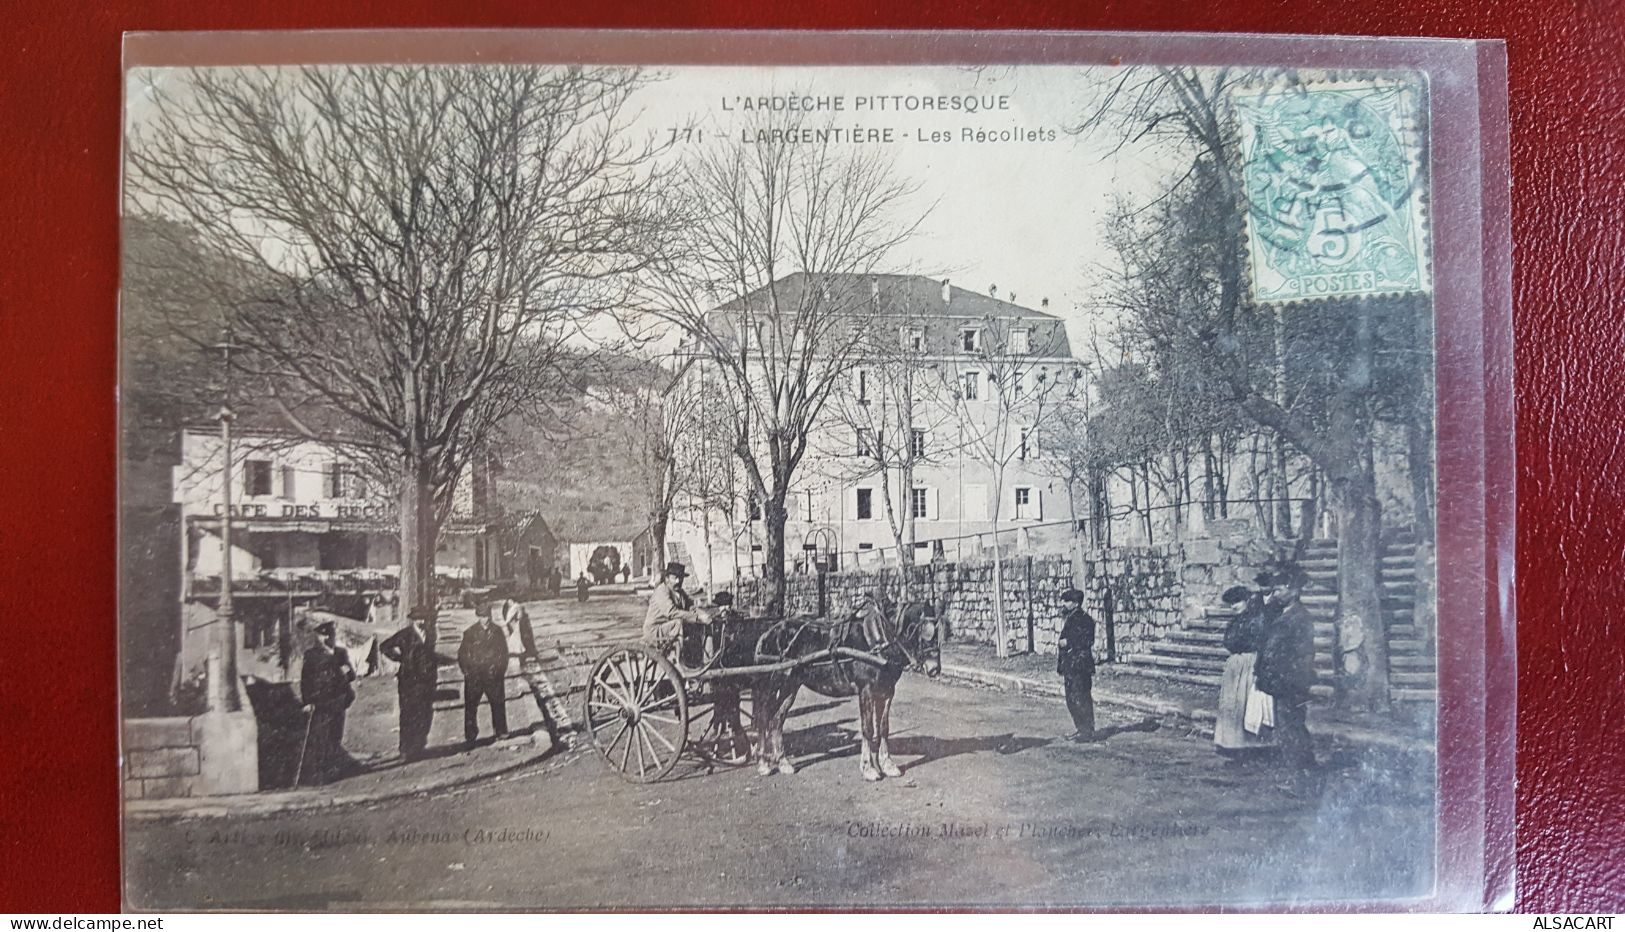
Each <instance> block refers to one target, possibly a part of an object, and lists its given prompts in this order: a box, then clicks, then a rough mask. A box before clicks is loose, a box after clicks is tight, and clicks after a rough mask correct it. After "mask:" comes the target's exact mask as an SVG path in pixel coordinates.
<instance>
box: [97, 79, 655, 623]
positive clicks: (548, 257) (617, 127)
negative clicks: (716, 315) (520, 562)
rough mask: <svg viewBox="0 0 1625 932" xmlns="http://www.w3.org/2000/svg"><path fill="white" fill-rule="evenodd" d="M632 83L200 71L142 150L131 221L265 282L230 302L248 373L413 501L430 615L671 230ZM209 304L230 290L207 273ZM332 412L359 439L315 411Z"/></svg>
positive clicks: (407, 536) (139, 129) (407, 592)
mask: <svg viewBox="0 0 1625 932" xmlns="http://www.w3.org/2000/svg"><path fill="white" fill-rule="evenodd" d="M642 83H643V78H642V77H640V75H639V74H638V73H637V72H636V71H633V70H627V69H584V68H559V69H550V68H536V67H474V66H470V67H452V68H448V67H442V66H433V67H428V66H411V67H404V66H402V67H397V66H389V67H374V66H346V67H306V68H294V69H248V70H244V69H227V70H198V71H195V72H189V73H188V74H187V76H186V78H185V80H184V82H182V81H181V79H179V78H172V79H170V82H169V83H166V84H164V85H162V86H160V87H158V88H156V89H155V93H156V98H155V103H156V108H155V111H154V112H153V113H152V115H151V117H150V119H146V120H143V121H142V122H141V124H140V125H138V126H136V127H135V128H134V129H133V131H132V133H131V136H130V143H129V147H128V168H129V174H128V185H129V194H130V202H129V203H130V205H131V207H132V208H133V209H137V210H145V211H150V212H153V213H156V214H160V215H163V216H167V217H171V218H174V219H177V220H180V221H183V222H185V223H187V224H189V225H190V226H191V227H193V228H194V229H195V230H197V231H198V234H199V235H200V236H201V237H202V238H203V239H204V240H205V241H207V242H208V243H209V244H210V246H211V247H213V248H216V249H219V250H221V251H222V252H224V253H226V254H228V255H230V256H232V257H233V258H234V259H236V260H238V261H240V262H242V263H245V264H248V265H251V266H252V267H253V268H254V270H255V272H256V274H257V275H259V276H260V277H262V278H263V280H264V283H265V285H266V287H264V288H262V289H260V290H259V291H258V293H257V294H256V296H255V298H254V299H253V300H251V301H246V302H238V303H235V304H232V305H230V306H229V311H230V316H231V322H232V325H233V327H234V330H235V339H236V340H237V341H238V342H239V343H240V344H241V347H242V350H243V352H241V353H239V354H238V356H237V357H236V361H237V363H238V364H239V365H241V366H242V367H243V368H244V370H245V371H246V372H248V373H250V374H251V375H253V376H261V377H263V384H264V385H265V386H266V387H267V390H270V391H274V393H275V400H276V401H277V402H279V403H280V404H281V406H282V408H283V410H284V411H285V412H286V413H287V416H288V417H287V419H288V421H289V423H290V425H291V426H292V427H294V428H295V429H299V430H301V431H303V432H306V433H309V434H312V435H315V434H317V433H321V434H323V435H324V436H323V438H322V439H326V440H333V439H339V440H342V441H343V442H344V443H345V444H346V445H348V446H349V447H350V448H351V449H352V450H354V451H355V452H356V454H357V455H359V456H365V457H368V458H369V459H370V461H371V462H372V463H373V465H374V467H375V468H376V469H377V471H378V472H379V473H380V474H382V475H383V476H386V477H387V478H388V479H389V481H390V482H391V483H392V484H394V485H395V487H397V488H398V489H399V496H398V499H399V524H400V534H401V569H402V576H403V579H402V581H401V583H402V589H403V596H404V598H406V599H407V600H408V604H410V605H413V606H418V605H430V604H432V603H433V599H434V595H433V586H432V577H433V568H434V553H435V548H436V540H437V537H438V533H439V527H440V522H441V521H442V520H444V517H445V514H446V512H447V510H448V509H449V507H450V502H451V501H452V498H453V495H452V492H453V489H454V487H455V485H456V483H457V481H458V476H459V475H460V474H461V473H462V472H463V471H464V469H465V467H466V466H467V465H468V463H469V462H470V461H471V459H472V458H473V457H474V456H476V455H477V452H476V451H477V449H478V448H479V447H480V446H481V444H482V443H484V442H485V441H486V440H487V439H488V438H489V437H490V435H491V433H492V432H493V431H495V430H496V429H497V427H498V425H499V424H500V423H501V422H502V421H503V420H504V419H505V418H508V417H510V416H511V415H514V414H516V413H520V412H523V411H524V410H525V409H526V408H527V406H529V405H531V404H532V403H534V402H536V401H537V400H538V399H540V398H543V397H545V396H546V395H547V394H548V393H549V391H550V390H552V389H553V388H554V387H556V386H557V385H558V384H559V383H560V382H561V380H567V379H568V374H567V373H564V372H563V371H561V370H563V369H564V368H566V367H565V366H564V365H563V363H564V362H565V360H566V359H567V353H566V350H565V347H566V345H567V341H570V340H572V339H576V338H577V337H578V336H579V335H580V334H581V333H582V331H583V329H584V328H585V327H586V326H588V324H589V323H590V322H591V321H592V320H593V319H594V317H595V316H596V315H598V314H600V313H604V312H606V311H607V310H608V309H611V308H615V307H618V306H623V300H622V299H623V297H624V295H625V288H626V280H627V277H628V276H629V275H631V274H633V273H636V272H638V271H640V270H641V269H643V268H644V267H645V266H646V265H647V264H648V262H649V257H650V256H651V255H652V254H653V253H655V252H656V251H657V249H658V246H659V244H660V242H661V241H662V238H663V231H664V226H663V224H664V219H665V217H666V212H665V210H664V207H663V201H662V199H661V198H660V197H659V194H660V188H661V184H660V182H661V178H660V176H659V174H658V173H657V172H655V171H654V170H653V169H652V168H651V163H652V159H653V157H654V155H655V154H656V153H655V150H654V149H653V148H652V147H651V145H650V144H649V143H648V142H646V141H640V140H638V139H634V138H633V137H631V136H629V135H628V134H627V133H626V132H625V131H624V126H623V123H624V120H623V116H622V111H623V107H624V105H625V103H626V100H627V97H628V96H629V95H630V94H631V93H633V91H634V90H635V89H636V88H638V87H639V86H641V84H642ZM196 284H197V286H198V287H199V289H200V291H199V293H200V294H201V295H205V296H208V295H221V296H225V297H228V298H229V297H232V295H231V293H230V291H229V290H227V289H223V288H220V287H218V283H214V282H210V281H208V280H206V279H203V280H200V281H198V282H197V283H196ZM312 409H314V410H320V411H322V412H323V413H324V415H325V416H326V417H327V419H328V420H329V421H332V420H335V419H336V420H338V421H340V422H342V424H343V430H342V431H339V432H338V436H337V437H336V438H335V436H334V432H332V431H326V430H324V431H317V430H316V429H314V428H313V427H312V426H311V425H309V424H308V423H306V422H305V420H304V419H303V418H301V417H300V416H299V412H300V411H301V410H312Z"/></svg>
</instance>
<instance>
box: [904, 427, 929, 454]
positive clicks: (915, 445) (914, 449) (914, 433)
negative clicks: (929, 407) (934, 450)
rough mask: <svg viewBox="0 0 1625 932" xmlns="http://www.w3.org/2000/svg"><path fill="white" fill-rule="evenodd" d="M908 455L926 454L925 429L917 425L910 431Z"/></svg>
mask: <svg viewBox="0 0 1625 932" xmlns="http://www.w3.org/2000/svg"><path fill="white" fill-rule="evenodd" d="M908 455H909V456H924V455H925V431H923V430H921V429H919V428H918V427H916V428H914V429H913V430H911V431H909V435H908Z"/></svg>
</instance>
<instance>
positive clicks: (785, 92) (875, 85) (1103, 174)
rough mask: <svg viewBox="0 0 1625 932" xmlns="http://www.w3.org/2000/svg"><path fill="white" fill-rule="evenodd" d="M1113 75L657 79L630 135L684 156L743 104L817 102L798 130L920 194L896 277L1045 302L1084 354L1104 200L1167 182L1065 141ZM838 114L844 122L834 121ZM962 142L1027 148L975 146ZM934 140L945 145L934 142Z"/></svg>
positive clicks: (1086, 143)
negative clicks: (870, 155) (640, 134)
mask: <svg viewBox="0 0 1625 932" xmlns="http://www.w3.org/2000/svg"><path fill="white" fill-rule="evenodd" d="M1109 70H1111V69H1097V70H1096V71H1095V73H1094V74H1090V73H1089V72H1088V71H1087V70H1086V69H1082V68H1078V67H1051V66H1044V67H1038V66H1024V67H1012V68H1001V69H996V70H988V69H977V70H972V69H965V68H953V67H933V68H923V67H917V66H908V67H892V68H886V67H874V66H864V67H821V68H807V67H797V68H787V67H786V68H754V67H751V68H738V67H683V68H675V69H666V70H663V71H662V72H661V76H662V79H661V80H658V81H656V82H655V83H653V84H652V85H651V86H649V87H646V88H644V89H642V90H640V91H638V92H637V94H636V95H634V97H633V99H632V101H631V104H632V105H633V106H635V107H637V108H639V111H640V112H639V113H638V115H637V117H636V120H635V122H634V123H633V125H634V126H637V127H639V128H643V129H648V130H651V131H655V132H664V133H665V134H666V135H665V138H666V139H667V140H669V139H670V128H671V127H687V126H690V125H692V126H693V127H694V129H695V131H696V133H699V132H703V133H704V134H705V139H703V140H699V139H696V138H695V137H692V136H691V137H687V138H688V139H689V140H690V141H687V142H680V143H678V146H679V147H680V146H682V145H690V144H696V145H703V144H707V143H711V142H713V141H714V140H715V139H716V138H718V137H721V138H726V139H730V140H733V139H738V138H739V134H740V132H741V131H742V130H743V129H744V125H745V122H746V121H747V120H748V119H749V118H750V116H751V114H749V113H747V112H746V111H744V110H743V107H744V106H745V103H746V101H745V100H744V98H749V99H751V100H752V101H755V102H759V101H760V100H761V98H763V97H767V98H770V103H771V102H775V101H772V100H771V99H772V98H789V97H800V98H802V100H803V102H805V101H806V100H807V99H808V98H811V99H812V100H813V101H814V102H817V101H819V100H822V101H823V102H824V104H823V106H824V109H820V110H815V111H814V112H813V114H812V115H811V116H810V118H809V119H808V121H807V122H808V125H826V121H827V125H829V126H832V127H836V128H841V127H850V128H862V129H863V130H865V131H866V132H867V133H868V134H869V135H870V141H865V142H855V143H851V144H852V145H866V146H873V147H882V148H884V149H885V150H886V151H887V152H888V153H890V154H891V155H892V156H893V157H894V159H895V169H896V171H897V172H898V174H899V175H900V176H902V177H904V178H906V179H909V180H911V181H913V182H915V183H916V184H918V185H919V188H920V190H919V192H918V193H917V195H916V197H915V201H916V203H915V204H914V205H912V206H913V207H914V208H915V209H917V210H920V211H924V210H927V209H929V214H928V215H927V218H926V220H925V222H924V224H923V225H922V227H921V232H920V235H919V236H918V237H916V238H915V239H914V240H913V241H912V242H910V243H908V244H906V245H905V246H904V247H902V248H900V249H899V250H898V251H897V253H896V256H895V259H896V261H895V262H894V263H893V266H894V269H895V270H896V271H901V272H917V273H921V274H928V275H931V276H932V277H935V278H944V277H946V278H951V279H952V280H953V283H954V284H955V285H956V286H958V287H962V288H967V289H969V290H972V291H978V292H982V293H984V294H985V293H987V292H988V290H989V289H990V288H991V287H993V286H997V288H998V292H999V295H1000V296H1001V297H1003V298H1005V299H1007V300H1011V295H1012V293H1013V294H1014V299H1013V300H1015V301H1016V302H1017V303H1019V304H1023V305H1026V306H1028V307H1033V308H1037V307H1039V305H1040V302H1041V301H1042V299H1044V298H1048V299H1049V301H1050V308H1049V310H1050V312H1051V313H1054V314H1057V315H1058V316H1060V317H1062V318H1063V319H1064V320H1066V321H1067V323H1068V329H1069V331H1070V332H1071V334H1072V338H1073V342H1074V345H1078V346H1081V345H1083V341H1084V340H1085V339H1086V336H1087V334H1088V332H1089V320H1090V318H1091V316H1092V315H1091V313H1090V308H1091V307H1092V306H1093V305H1094V303H1095V302H1096V300H1097V299H1098V294H1097V292H1098V287H1099V285H1098V279H1099V273H1098V270H1097V267H1098V266H1099V265H1100V264H1102V263H1109V262H1110V261H1111V256H1110V254H1109V253H1108V252H1107V251H1106V248H1105V240H1104V236H1105V222H1106V218H1107V217H1108V216H1109V215H1110V213H1111V210H1112V207H1113V196H1114V194H1120V195H1123V196H1125V197H1127V198H1128V199H1129V200H1130V201H1131V202H1134V203H1142V202H1144V201H1145V200H1147V199H1148V198H1150V197H1152V196H1154V193H1155V191H1156V190H1157V186H1158V185H1159V184H1160V183H1161V180H1162V179H1164V178H1166V177H1167V173H1168V171H1169V170H1170V169H1171V162H1170V160H1169V159H1168V158H1167V157H1166V155H1164V157H1162V158H1158V157H1157V155H1158V154H1157V153H1154V152H1148V151H1145V150H1144V149H1143V148H1141V149H1134V148H1129V149H1122V150H1121V151H1118V150H1120V149H1121V147H1120V146H1119V143H1120V140H1118V139H1116V138H1104V137H1101V138H1088V137H1083V136H1079V135H1076V134H1074V133H1071V132H1069V131H1068V128H1069V127H1072V126H1075V125H1076V123H1077V122H1078V120H1079V118H1080V116H1081V114H1082V113H1083V112H1084V111H1085V107H1086V104H1087V101H1088V98H1089V96H1090V94H1091V93H1092V91H1093V89H1094V84H1095V82H1096V81H1098V80H1100V79H1101V78H1103V77H1104V76H1105V74H1104V73H1105V72H1107V71H1109ZM899 97H901V98H904V99H903V100H898V99H897V98H899ZM908 97H914V98H916V100H915V101H913V104H914V109H909V104H910V102H909V101H908V100H907V99H906V98H908ZM928 97H929V98H933V103H936V104H939V105H940V103H941V98H943V97H947V98H950V101H949V105H950V106H952V101H951V98H955V97H957V98H961V101H962V102H961V109H958V110H948V111H940V110H926V109H924V107H925V102H924V98H928ZM965 98H972V99H974V100H975V101H976V105H977V107H978V109H977V110H976V112H974V113H971V112H967V111H966V109H965V108H966V107H968V106H969V104H968V103H967V102H965V101H964V99H965ZM837 100H838V101H840V105H842V106H844V109H841V110H835V109H833V107H834V106H835V105H836V104H835V103H834V102H835V101H837ZM988 105H991V106H988ZM887 129H889V130H891V140H892V141H891V142H889V143H888V142H880V141H873V137H872V134H873V132H875V131H884V130H887ZM967 131H969V132H971V133H976V132H977V131H983V132H990V133H1002V132H1004V131H1011V132H1012V134H1013V133H1015V132H1016V131H1019V132H1020V133H1022V134H1023V135H1032V134H1036V136H1037V138H1036V139H1031V140H1027V139H1024V140H1022V141H1003V140H993V141H983V142H978V141H976V140H975V139H967V138H966V137H965V134H966V132H967ZM933 132H938V133H943V134H945V135H946V136H947V137H948V140H949V141H942V142H934V141H930V136H931V134H932V133H933ZM922 134H923V135H924V137H925V138H923V139H922V138H921V137H922Z"/></svg>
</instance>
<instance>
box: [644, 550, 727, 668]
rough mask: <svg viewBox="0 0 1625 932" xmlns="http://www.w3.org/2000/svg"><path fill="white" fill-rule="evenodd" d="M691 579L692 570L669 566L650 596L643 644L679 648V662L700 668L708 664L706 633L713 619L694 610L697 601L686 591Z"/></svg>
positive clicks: (673, 564) (669, 564)
mask: <svg viewBox="0 0 1625 932" xmlns="http://www.w3.org/2000/svg"><path fill="white" fill-rule="evenodd" d="M687 578H688V567H686V566H684V565H683V564H681V563H677V562H675V561H674V562H671V563H667V564H666V571H665V572H664V573H662V574H661V576H660V583H659V584H658V585H656V586H655V588H654V591H653V592H651V593H649V610H648V612H647V613H645V614H644V616H643V640H644V642H645V643H648V644H651V645H657V646H661V647H665V646H667V645H671V644H673V643H675V644H677V645H679V651H678V660H679V662H680V663H681V664H683V665H684V666H689V667H696V666H699V665H700V664H702V663H704V662H705V660H704V652H705V647H704V644H705V630H706V628H707V626H709V625H710V623H711V619H710V618H708V617H707V616H706V615H704V614H702V613H700V612H699V611H698V610H696V609H695V608H694V597H693V596H691V595H689V594H688V591H687V590H685V589H684V588H683V581H684V580H685V579H687Z"/></svg>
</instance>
